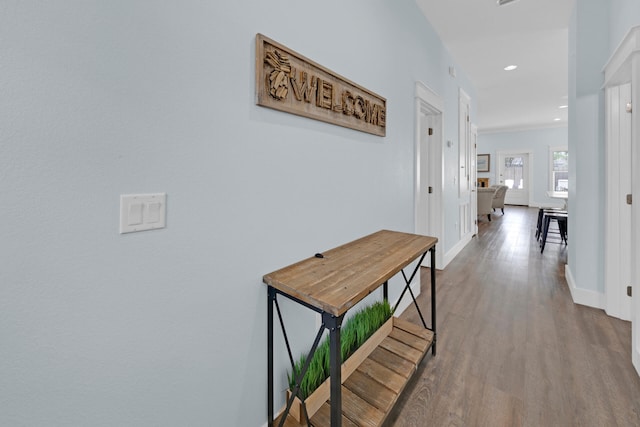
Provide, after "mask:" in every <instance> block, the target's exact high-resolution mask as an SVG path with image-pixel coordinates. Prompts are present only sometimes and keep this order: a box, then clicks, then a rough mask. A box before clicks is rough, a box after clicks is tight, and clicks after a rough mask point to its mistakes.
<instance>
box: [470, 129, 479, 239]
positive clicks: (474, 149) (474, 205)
mask: <svg viewBox="0 0 640 427" xmlns="http://www.w3.org/2000/svg"><path fill="white" fill-rule="evenodd" d="M477 156H478V127H477V126H476V125H471V159H475V158H477ZM469 168H470V169H471V173H470V176H471V180H470V181H471V218H472V220H473V227H472V228H473V230H472V231H473V234H478V191H477V190H476V188H477V186H478V180H477V177H478V171H477V170H476V169H477V162H474V161H473V160H472V161H471V162H470V163H469Z"/></svg>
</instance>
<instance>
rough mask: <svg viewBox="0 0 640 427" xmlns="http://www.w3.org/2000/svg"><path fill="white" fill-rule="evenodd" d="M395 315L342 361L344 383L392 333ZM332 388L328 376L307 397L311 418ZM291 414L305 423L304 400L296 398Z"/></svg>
mask: <svg viewBox="0 0 640 427" xmlns="http://www.w3.org/2000/svg"><path fill="white" fill-rule="evenodd" d="M393 319H394V318H393V317H391V318H390V319H389V320H387V321H386V322H385V323H384V324H383V325H382V326H381V327H380V328H378V330H377V331H376V332H375V333H374V334H373V335H371V336H370V337H369V339H367V341H365V343H364V344H362V346H360V347H359V348H358V349H357V350H356V351H355V352H354V353H353V354H352V355H351V357H349V358H348V359H347V360H346V361H345V362H343V363H342V370H341V371H342V383H344V382H345V381H346V380H347V378H349V375H351V374H352V373H353V372H354V371H355V370H356V369H358V367H359V366H360V365H361V364H362V362H363V361H364V360H365V359H366V358H367V357H369V355H370V354H371V352H373V350H375V349H376V347H378V345H380V343H381V342H382V341H383V340H384V339H385V338H386V337H387V336H388V335H389V334H390V333H391V331H392V329H393ZM330 390H331V378H327V380H326V381H325V382H323V383H322V384H321V385H320V387H318V388H317V389H316V390H315V391H314V392H313V393H311V395H310V396H309V397H307V398H306V400H305V404H306V406H307V414H308V415H309V418H311V417H312V416H313V415H314V414H315V413H316V412H317V411H318V409H320V407H321V406H322V405H323V404H324V403H325V402H326V401H327V400H329V397H330ZM290 396H291V391H290V390H287V401H288V399H289V398H290ZM289 416H291V417H293V418H294V419H295V420H296V421H298V423H299V424H300V425H304V423H305V422H306V419H305V417H304V411H303V409H302V401H301V400H300V399H299V398H297V397H296V398H295V400H294V401H293V404H292V405H291V410H290V411H289Z"/></svg>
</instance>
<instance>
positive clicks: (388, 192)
mask: <svg viewBox="0 0 640 427" xmlns="http://www.w3.org/2000/svg"><path fill="white" fill-rule="evenodd" d="M1 9H2V13H1V14H0V57H1V58H2V67H1V68H2V72H1V73H0V92H1V93H2V95H1V96H0V117H2V119H1V120H2V125H1V126H0V151H1V155H0V207H1V208H0V212H2V221H0V240H1V241H2V244H1V245H0V259H1V260H2V268H0V283H1V284H2V286H0V337H1V338H0V378H2V380H1V381H0V402H1V404H0V407H1V410H0V425H3V426H17V425H25V426H80V425H86V426H178V425H184V426H212V425H219V426H260V425H262V424H263V423H264V422H265V420H266V326H265V323H266V287H265V285H264V284H262V283H261V277H262V275H263V274H265V273H268V272H270V271H272V270H275V269H277V268H280V267H283V266H285V265H287V264H289V263H292V262H294V261H297V260H299V259H301V258H305V257H307V256H310V255H312V254H314V253H316V252H318V251H322V250H325V249H328V248H331V247H333V246H336V245H338V244H341V243H343V242H346V241H349V240H351V239H354V238H356V237H360V236H362V235H365V234H368V233H371V232H373V231H376V230H379V229H382V228H388V229H395V230H400V231H413V227H414V218H413V212H414V200H413V197H414V181H415V178H414V174H415V171H414V164H415V160H414V128H415V125H414V83H415V81H416V80H421V81H423V82H425V83H426V84H427V85H429V86H430V87H432V88H433V89H434V90H435V91H436V92H437V93H439V94H440V95H441V96H442V97H443V99H444V102H445V106H446V108H445V110H446V111H445V112H444V116H445V140H452V141H453V142H454V143H455V144H457V140H458V135H457V133H458V131H457V104H458V101H457V96H458V92H457V91H458V87H459V86H462V87H463V88H464V89H465V91H466V92H467V93H469V94H470V95H471V96H472V98H473V99H474V104H473V110H474V111H475V93H474V90H473V88H472V86H471V84H470V83H469V82H468V80H467V79H466V78H465V77H464V72H463V70H461V69H459V68H458V78H457V79H451V78H450V77H449V76H448V75H447V69H448V67H449V66H450V65H456V64H454V63H453V61H452V60H451V57H450V55H449V54H448V52H447V51H446V50H445V49H444V48H443V46H442V44H441V42H440V41H439V39H438V38H437V36H436V34H435V32H434V31H433V30H432V29H431V27H430V26H429V25H425V24H426V21H425V20H424V18H423V17H422V15H421V13H420V11H419V9H418V8H417V7H416V5H415V4H414V2H389V1H383V0H373V1H371V0H366V1H365V0H354V1H349V2H342V1H337V0H331V1H325V2H322V3H313V4H311V3H306V2H294V1H291V0H273V1H269V2H262V1H239V2H201V1H193V0H187V1H182V2H140V1H123V0H114V1H108V2H106V1H96V0H89V1H68V2H30V1H24V2H7V3H5V4H3V6H2V7H1ZM257 32H261V33H264V34H265V35H267V36H269V37H271V38H273V39H275V40H276V41H278V42H281V43H283V44H285V45H287V46H289V47H290V48H292V49H294V50H297V51H298V52H300V53H302V54H303V55H305V56H307V57H309V58H311V59H313V60H315V61H316V62H318V63H320V64H322V65H324V66H326V67H328V68H330V69H332V70H334V71H336V72H338V73H340V74H342V75H344V76H345V77H347V78H349V79H351V80H353V81H355V82H357V83H359V84H361V85H363V86H365V87H367V88H369V89H371V90H373V91H375V92H377V93H379V94H381V95H382V96H385V97H386V98H387V102H388V114H387V124H388V127H387V136H386V138H379V137H375V136H371V135H368V134H364V133H360V132H356V131H353V130H348V129H344V128H341V127H336V126H331V125H328V124H325V123H321V122H317V121H312V120H309V119H304V118H300V117H296V116H292V115H287V114H285V113H281V112H277V111H273V110H269V109H265V108H261V107H257V106H256V105H255V104H254V83H253V82H254V54H255V51H254V50H255V48H254V45H255V41H254V37H255V34H256V33H257ZM454 147H457V145H454ZM451 151H452V153H449V152H448V151H445V170H457V167H456V161H457V155H454V154H453V149H452V150H451ZM455 152H456V153H457V150H455ZM446 185H447V186H446V188H445V191H444V194H445V197H446V199H445V207H446V211H445V218H448V217H457V205H456V204H455V202H454V201H455V200H457V197H456V196H455V194H457V193H454V192H453V191H452V190H451V188H450V187H451V185H449V184H446ZM144 192H167V194H168V213H167V228H166V229H163V230H158V231H150V232H143V233H136V234H129V235H119V234H118V217H119V195H120V194H128V193H144ZM453 209H456V210H455V212H452V210H453ZM444 240H445V243H444V246H445V247H444V248H442V247H440V249H439V250H443V249H444V250H447V248H451V247H452V246H453V245H455V243H457V239H456V233H455V232H452V231H451V229H450V228H448V227H447V234H446V235H445V239H444ZM395 283H397V281H396V282H395ZM393 292H394V293H395V294H392V296H393V295H396V296H397V292H399V289H397V287H393ZM283 305H284V307H283V310H284V311H285V316H286V317H287V318H288V319H289V320H290V322H289V324H290V326H291V338H292V340H293V341H294V342H295V346H294V347H295V348H294V350H296V351H302V349H305V348H306V345H308V344H309V341H310V340H311V338H312V334H313V332H314V331H315V317H314V316H312V315H310V313H309V312H308V311H306V310H301V309H299V308H297V307H295V306H293V305H291V304H283ZM280 344H282V342H281V341H279V340H278V341H277V345H280ZM286 364H287V362H286V356H285V353H284V351H282V350H281V351H280V352H279V353H278V355H277V375H278V378H277V389H278V390H281V389H282V388H284V381H285V371H284V368H285V366H286ZM280 403H282V401H281V400H280V401H278V402H276V405H279V404H280Z"/></svg>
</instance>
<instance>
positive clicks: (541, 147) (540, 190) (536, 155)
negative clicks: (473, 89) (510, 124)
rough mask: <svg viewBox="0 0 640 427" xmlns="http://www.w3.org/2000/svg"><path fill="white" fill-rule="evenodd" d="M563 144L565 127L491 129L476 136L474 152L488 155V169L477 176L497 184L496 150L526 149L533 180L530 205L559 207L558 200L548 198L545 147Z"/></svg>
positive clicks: (546, 152)
mask: <svg viewBox="0 0 640 427" xmlns="http://www.w3.org/2000/svg"><path fill="white" fill-rule="evenodd" d="M560 146H567V128H566V127H560V128H547V129H532V130H522V131H516V132H493V133H481V134H479V135H478V154H490V155H491V166H490V168H489V172H478V178H489V182H490V184H492V185H493V184H497V183H498V182H499V179H498V154H497V153H498V152H499V151H516V150H523V151H530V152H532V153H533V159H532V163H531V167H532V168H533V169H532V172H533V182H532V183H531V206H562V203H561V202H558V201H557V200H554V199H550V198H549V197H548V196H547V191H549V148H550V147H560Z"/></svg>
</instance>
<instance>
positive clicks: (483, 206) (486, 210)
mask: <svg viewBox="0 0 640 427" xmlns="http://www.w3.org/2000/svg"><path fill="white" fill-rule="evenodd" d="M476 190H477V191H478V215H486V216H487V218H488V219H489V221H491V212H493V210H492V209H493V208H492V206H491V205H492V201H493V197H494V196H495V194H496V189H495V188H492V187H479V188H477V189H476Z"/></svg>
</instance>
